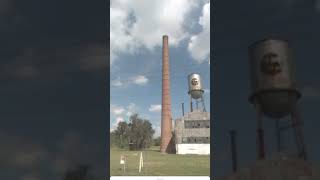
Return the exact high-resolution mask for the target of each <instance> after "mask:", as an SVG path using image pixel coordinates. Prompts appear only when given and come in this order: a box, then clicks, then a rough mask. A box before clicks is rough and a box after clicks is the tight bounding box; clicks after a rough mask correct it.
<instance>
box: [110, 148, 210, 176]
mask: <svg viewBox="0 0 320 180" xmlns="http://www.w3.org/2000/svg"><path fill="white" fill-rule="evenodd" d="M159 149H160V148H159V147H152V148H150V149H148V150H144V151H142V153H143V160H144V167H143V169H142V172H141V173H139V158H140V152H141V151H128V150H121V149H117V148H111V149H110V174H111V176H143V175H145V176H209V175H210V156H208V155H176V154H161V153H160V152H159ZM121 155H126V156H127V169H126V172H123V169H122V167H123V165H120V156H121Z"/></svg>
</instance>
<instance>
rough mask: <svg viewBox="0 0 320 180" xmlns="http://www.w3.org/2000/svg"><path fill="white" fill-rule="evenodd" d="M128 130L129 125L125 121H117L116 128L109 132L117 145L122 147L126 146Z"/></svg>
mask: <svg viewBox="0 0 320 180" xmlns="http://www.w3.org/2000/svg"><path fill="white" fill-rule="evenodd" d="M129 131H130V130H129V125H128V124H127V123H126V122H119V123H118V126H117V129H116V130H115V131H114V132H112V134H111V138H112V140H113V141H114V143H115V144H116V145H117V146H118V147H120V148H124V147H127V146H128V135H129Z"/></svg>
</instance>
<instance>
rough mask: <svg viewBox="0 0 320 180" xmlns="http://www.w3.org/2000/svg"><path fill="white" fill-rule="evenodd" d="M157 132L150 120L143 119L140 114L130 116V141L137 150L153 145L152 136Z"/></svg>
mask: <svg viewBox="0 0 320 180" xmlns="http://www.w3.org/2000/svg"><path fill="white" fill-rule="evenodd" d="M154 133H155V131H154V129H153V128H152V124H151V123H150V121H148V120H146V119H141V118H140V117H139V116H138V114H134V115H132V116H131V117H130V123H129V142H130V143H131V144H132V148H133V149H135V150H138V149H144V148H148V147H150V146H151V145H152V137H153V134H154Z"/></svg>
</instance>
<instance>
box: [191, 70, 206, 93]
mask: <svg viewBox="0 0 320 180" xmlns="http://www.w3.org/2000/svg"><path fill="white" fill-rule="evenodd" d="M188 81H189V83H188V84H189V92H188V93H189V94H190V95H191V97H192V98H193V99H199V98H201V96H202V94H203V92H204V90H203V88H202V82H201V77H200V75H199V74H195V73H192V74H190V75H189V76H188Z"/></svg>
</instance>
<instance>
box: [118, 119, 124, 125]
mask: <svg viewBox="0 0 320 180" xmlns="http://www.w3.org/2000/svg"><path fill="white" fill-rule="evenodd" d="M123 121H124V119H123V117H117V119H116V124H117V125H118V124H119V123H120V122H123Z"/></svg>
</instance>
